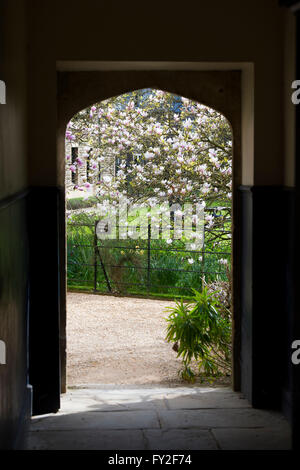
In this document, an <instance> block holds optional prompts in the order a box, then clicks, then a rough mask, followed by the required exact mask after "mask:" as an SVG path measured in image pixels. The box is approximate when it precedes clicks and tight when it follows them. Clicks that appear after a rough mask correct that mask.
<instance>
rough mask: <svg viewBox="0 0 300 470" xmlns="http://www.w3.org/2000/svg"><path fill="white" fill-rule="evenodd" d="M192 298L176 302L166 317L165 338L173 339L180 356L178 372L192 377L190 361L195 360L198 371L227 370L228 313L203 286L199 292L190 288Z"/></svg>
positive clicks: (209, 373)
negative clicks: (179, 370) (181, 367)
mask: <svg viewBox="0 0 300 470" xmlns="http://www.w3.org/2000/svg"><path fill="white" fill-rule="evenodd" d="M193 292H194V296H193V299H192V301H190V302H187V303H184V302H183V300H181V301H180V302H176V305H175V307H168V309H169V310H171V313H170V315H169V316H168V317H167V318H166V321H167V323H168V326H167V334H166V340H167V341H168V342H171V343H174V347H173V349H175V350H176V351H177V357H181V358H182V364H183V369H182V370H181V376H182V378H183V379H185V380H188V381H194V380H195V374H194V372H193V371H192V369H191V367H190V365H191V362H192V361H193V360H195V361H196V363H197V365H198V367H199V371H200V372H201V373H202V374H203V375H205V376H209V377H217V376H220V375H225V374H229V373H230V364H231V317H230V312H229V311H228V310H227V309H226V307H225V306H220V302H219V299H218V298H217V296H216V295H215V294H214V293H212V292H209V290H208V288H207V286H205V287H203V289H202V291H201V292H198V291H196V290H195V289H193Z"/></svg>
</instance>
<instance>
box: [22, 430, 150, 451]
mask: <svg viewBox="0 0 300 470" xmlns="http://www.w3.org/2000/svg"><path fill="white" fill-rule="evenodd" d="M26 448H27V449H28V450H115V449H118V450H131V449H137V450H143V449H145V440H144V437H143V433H142V431H138V430H128V429H126V431H120V430H117V431H107V430H100V431H99V430H94V429H93V430H81V431H76V430H72V431H40V432H30V433H29V435H28V438H27V446H26Z"/></svg>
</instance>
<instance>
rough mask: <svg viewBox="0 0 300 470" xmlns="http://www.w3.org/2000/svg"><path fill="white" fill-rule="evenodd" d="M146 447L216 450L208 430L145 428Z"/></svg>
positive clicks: (151, 448) (156, 448)
mask: <svg viewBox="0 0 300 470" xmlns="http://www.w3.org/2000/svg"><path fill="white" fill-rule="evenodd" d="M144 434H145V438H146V440H147V449H150V450H153V449H155V450H168V449H169V450H217V449H218V446H217V443H216V440H215V439H214V437H213V435H212V434H211V433H210V431H208V430H206V431H205V430H200V429H197V430H195V429H194V430H187V429H171V430H167V431H162V430H156V429H155V430H154V429H151V430H146V431H145V432H144Z"/></svg>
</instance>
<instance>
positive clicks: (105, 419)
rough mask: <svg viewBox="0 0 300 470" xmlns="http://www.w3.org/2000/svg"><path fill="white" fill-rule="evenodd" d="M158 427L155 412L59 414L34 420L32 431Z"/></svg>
mask: <svg viewBox="0 0 300 470" xmlns="http://www.w3.org/2000/svg"><path fill="white" fill-rule="evenodd" d="M158 427H159V422H158V419H157V414H156V413H155V412H154V411H115V412H92V411H89V412H78V413H70V414H64V413H57V414H56V415H47V416H45V417H38V418H34V419H33V420H32V423H31V431H44V430H49V431H51V430H58V431H62V430H64V431H70V430H82V429H89V430H92V429H146V428H150V429H151V428H158Z"/></svg>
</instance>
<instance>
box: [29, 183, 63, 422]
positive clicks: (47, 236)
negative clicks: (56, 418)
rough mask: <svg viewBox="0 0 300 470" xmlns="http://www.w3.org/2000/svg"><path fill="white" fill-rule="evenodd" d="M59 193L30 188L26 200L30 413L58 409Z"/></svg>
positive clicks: (48, 189) (47, 189)
mask: <svg viewBox="0 0 300 470" xmlns="http://www.w3.org/2000/svg"><path fill="white" fill-rule="evenodd" d="M59 200H60V197H59V190H58V188H56V187H40V188H39V187H36V188H31V190H30V194H29V197H28V226H29V249H30V254H31V256H30V328H29V357H30V363H29V380H30V384H31V385H32V387H33V414H34V415H37V414H45V413H53V412H56V411H57V410H58V409H59V407H60V362H59V361H60V353H59V312H60V257H59V206H60V204H59Z"/></svg>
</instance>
